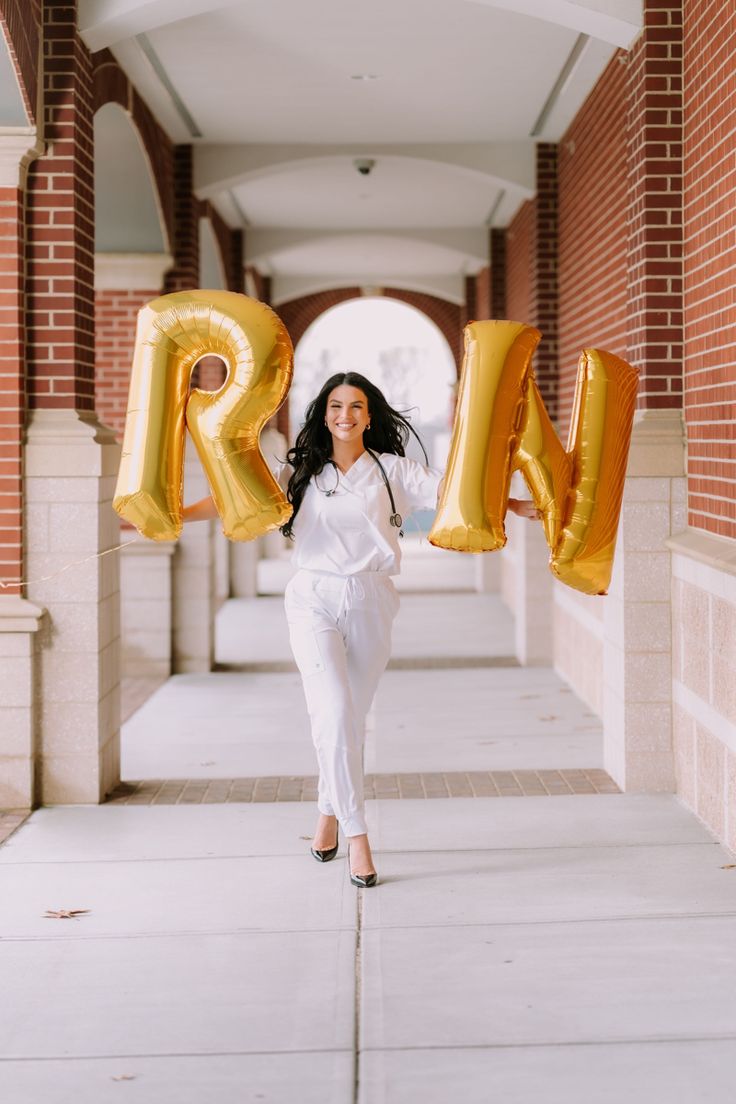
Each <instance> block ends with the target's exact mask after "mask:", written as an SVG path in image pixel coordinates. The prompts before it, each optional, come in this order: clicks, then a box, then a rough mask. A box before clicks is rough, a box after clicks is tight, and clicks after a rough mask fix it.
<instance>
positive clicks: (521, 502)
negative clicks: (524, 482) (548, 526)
mask: <svg viewBox="0 0 736 1104" xmlns="http://www.w3.org/2000/svg"><path fill="white" fill-rule="evenodd" d="M509 510H511V513H512V514H516V516H517V517H523V518H528V519H529V520H530V521H536V520H538V519H539V518H540V517H541V516H542V515H541V514H540V512H539V510H538V509H537V507H536V506H535V505H534V503H533V502H532V501H531V499H528V498H510V499H509Z"/></svg>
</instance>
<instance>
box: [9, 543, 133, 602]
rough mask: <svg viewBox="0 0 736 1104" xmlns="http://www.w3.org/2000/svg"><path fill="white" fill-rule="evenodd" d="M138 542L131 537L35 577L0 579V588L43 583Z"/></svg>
mask: <svg viewBox="0 0 736 1104" xmlns="http://www.w3.org/2000/svg"><path fill="white" fill-rule="evenodd" d="M139 543H140V542H139V539H138V537H133V540H127V541H123V542H122V544H115V545H113V547H112V548H106V549H105V551H104V552H93V553H92V555H91V556H84V557H83V558H82V559H81V560H72V562H71V563H68V564H64V566H63V567H61V568H59V570H58V571H53V572H52V573H51V574H50V575H39V576H38V578H37V579H21V581H20V582H16V581H15V580H13V579H0V588H2V589H3V590H5V589H6V588H7V587H26V586H33V584H34V583H45V582H47V581H48V580H49V579H56V578H57V577H58V576H59V575H63V574H64V572H65V571H68V570H69V568H70V567H77V566H78V565H79V564H84V563H89V561H90V560H99V559H101V557H102V556H109V555H110V553H111V552H119V551H120V549H121V548H125V547H126V546H127V545H129V544H139Z"/></svg>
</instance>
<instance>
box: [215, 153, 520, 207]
mask: <svg viewBox="0 0 736 1104" xmlns="http://www.w3.org/2000/svg"><path fill="white" fill-rule="evenodd" d="M535 150H536V143H535V142H534V140H533V139H532V138H521V139H518V140H516V141H498V142H426V143H425V142H414V143H395V142H378V143H370V144H369V143H361V144H352V145H347V144H330V145H326V144H317V143H315V144H313V145H307V144H303V143H298V144H297V143H289V144H285V143H274V144H272V145H265V144H263V143H253V144H252V145H243V144H239V145H232V144H231V145H228V144H225V143H220V144H217V145H212V144H209V145H208V144H206V143H202V144H201V145H197V146H195V147H194V190H195V192H196V194H197V195H198V196H199V198H200V199H208V198H212V197H213V196H216V195H218V194H219V193H220V192H222V191H225V190H226V189H228V188H233V187H235V185H237V184H242V183H244V182H245V181H247V180H258V179H260V178H261V177H268V176H274V175H276V174H279V173H290V172H293V170H294V169H303V168H309V167H310V166H313V165H316V166H320V167H321V166H323V165H324V164H326V163H327V162H330V161H331V162H333V163H334V164H335V165H337V166H339V167H342V166H343V165H344V163H345V159H346V158H350V159H351V160H352V159H354V158H355V157H380V158H382V159H384V160H386V159H388V158H393V159H394V160H397V161H404V160H410V161H414V162H415V163H417V164H424V165H425V166H426V168H427V171H431V167H432V166H433V165H435V164H440V165H446V166H451V167H453V168H455V169H457V171H458V172H462V173H464V174H466V175H467V176H469V177H470V178H475V179H477V178H478V177H481V178H483V179H484V180H486V181H488V182H489V183H490V184H492V185H494V186H495V187H496V188H504V189H507V190H508V189H511V190H512V191H513V192H514V193H515V194H516V195H518V196H521V197H522V198H523V199H531V198H533V196H534V194H535V190H536V183H535V172H536V169H535V164H536V161H535V156H536V155H535Z"/></svg>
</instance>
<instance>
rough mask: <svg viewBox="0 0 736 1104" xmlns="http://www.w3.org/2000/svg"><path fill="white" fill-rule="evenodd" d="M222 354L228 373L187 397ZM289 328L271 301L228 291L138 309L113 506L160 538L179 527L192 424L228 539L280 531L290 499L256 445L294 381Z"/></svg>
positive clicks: (180, 296) (185, 295) (166, 298)
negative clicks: (203, 367)
mask: <svg viewBox="0 0 736 1104" xmlns="http://www.w3.org/2000/svg"><path fill="white" fill-rule="evenodd" d="M206 355H215V356H220V357H222V359H223V360H224V361H225V364H226V366H227V378H226V380H225V382H224V383H223V385H222V387H220V389H219V390H218V391H215V392H211V393H210V392H206V391H200V390H198V389H195V390H194V391H192V393H191V395H190V394H189V379H190V376H191V372H192V368H193V367H194V365H195V364H196V362H197V361H198V360H200V359H201V357H203V356H206ZM292 365H293V349H292V345H291V340H290V338H289V335H288V333H287V332H286V328H285V326H284V325H283V323H282V322H281V320H280V319H279V318H278V316H277V315H276V314H274V312H273V311H272V310H271V309H270V307H267V306H266V305H265V304H264V303H259V302H258V301H257V300H255V299H250V298H248V297H247V296H245V295H238V294H237V293H235V292H230V291H187V292H175V293H174V294H172V295H163V296H161V298H160V299H154V300H153V302H151V303H148V305H147V306H145V307H144V308H143V309H142V310H141V311H140V312H139V314H138V329H137V331H136V342H135V352H134V356H133V369H132V373H131V379H130V398H129V402H128V413H127V417H126V421H125V436H124V439H123V454H122V460H121V464H120V472H119V475H118V482H117V487H116V490H115V498H114V500H113V506H114V508H115V510H117V512H118V513H119V514H120V516H121V517H123V518H125V519H126V521H130V522H131V523H132V524H133V525H135V526H136V528H137V529H138V530H139V531H140V532H141V533H142V534H143V535H144V536H145V537H151V538H152V539H153V540H175V539H176V538H177V537H178V536H179V533H180V532H181V526H182V479H183V471H184V438H185V425H186V427H188V429H189V431H190V433H191V435H192V438H193V440H194V444H195V446H196V448H197V452H198V453H199V457H200V460H201V461H202V467H203V468H204V470H205V473H206V475H207V479H208V480H209V484H210V489H211V491H212V497H213V499H214V501H215V505H216V506H217V510H218V513H219V515H220V517H221V518H222V528H223V532H224V534H225V536H226V537H230V538H231V539H232V540H252V539H253V538H254V537H258V536H261V534H263V533H267V532H268V531H269V530H271V529H275V528H278V527H279V526H281V525H283V524H284V522H286V521H287V520H288V518H289V517H290V515H291V506H290V505H289V504H288V502H287V501H286V498H285V497H284V495H283V493H282V492H281V489H280V488H279V486H278V484H277V483H276V481H275V480H274V478H273V476H272V474H271V472H270V469H269V468H268V465H267V464H266V462H265V460H264V459H263V456H262V455H261V451H260V449H259V447H258V437H259V434H260V431H261V428H262V427H263V425H264V423H265V422H266V420H267V419H268V418H269V417H270V416H271V415H272V414H274V413H275V412H276V410H278V408H279V406H280V405H281V403H282V402H283V401H284V399H285V397H286V394H287V391H288V390H289V384H290V383H291V375H292Z"/></svg>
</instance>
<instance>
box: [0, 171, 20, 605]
mask: <svg viewBox="0 0 736 1104" xmlns="http://www.w3.org/2000/svg"><path fill="white" fill-rule="evenodd" d="M23 338H24V324H23V200H22V195H21V193H20V191H19V190H18V189H17V188H0V442H1V443H0V579H1V580H3V582H9V583H12V582H13V581H17V580H19V579H20V578H21V571H22V534H23V510H22V467H21V440H22V434H23V422H24V418H25V411H24V406H25V385H24V380H23V368H24V348H23V347H24V340H23ZM2 593H3V594H16V593H19V588H18V587H9V588H4V589H3V590H2Z"/></svg>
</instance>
